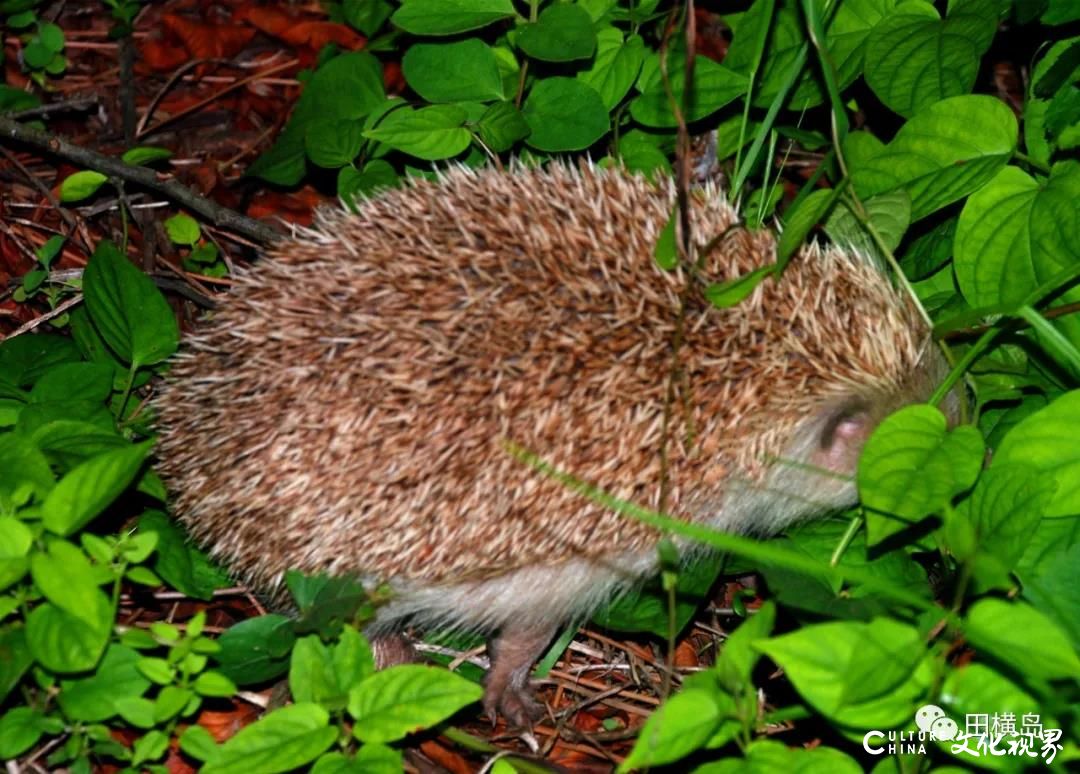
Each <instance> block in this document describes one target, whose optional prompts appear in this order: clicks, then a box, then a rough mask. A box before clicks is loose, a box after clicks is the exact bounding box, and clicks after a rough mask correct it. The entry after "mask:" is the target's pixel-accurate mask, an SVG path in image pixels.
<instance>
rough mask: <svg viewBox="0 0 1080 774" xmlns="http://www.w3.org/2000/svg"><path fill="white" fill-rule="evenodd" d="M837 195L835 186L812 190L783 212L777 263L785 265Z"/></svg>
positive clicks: (838, 193)
mask: <svg viewBox="0 0 1080 774" xmlns="http://www.w3.org/2000/svg"><path fill="white" fill-rule="evenodd" d="M839 195H840V189H837V188H829V189H819V190H817V191H812V192H810V193H809V194H807V196H806V197H805V198H804V199H803V200H802V201H801V202H796V203H795V204H794V205H793V206H792V207H791V209H789V210H788V211H787V212H785V213H784V230H783V231H782V232H781V233H780V239H779V241H778V242H777V243H776V259H777V262H778V263H779V264H781V265H783V266H786V265H787V263H788V261H790V260H791V258H792V256H794V255H795V253H796V252H797V251H798V250H799V249H800V248H801V247H802V246H803V244H804V243H805V242H806V238H807V237H808V236H809V235H810V232H811V231H812V230H813V228H814V226H816V225H817V224H818V223H819V222H820V221H821V219H822V218H823V217H825V213H827V212H828V211H829V209H830V208H831V207H832V206H833V204H834V203H835V202H836V199H837V197H838V196H839Z"/></svg>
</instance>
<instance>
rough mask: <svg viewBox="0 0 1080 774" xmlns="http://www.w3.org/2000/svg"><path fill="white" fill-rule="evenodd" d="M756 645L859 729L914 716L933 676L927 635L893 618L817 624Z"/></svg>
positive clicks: (826, 711)
mask: <svg viewBox="0 0 1080 774" xmlns="http://www.w3.org/2000/svg"><path fill="white" fill-rule="evenodd" d="M756 647H757V648H758V649H759V650H761V651H763V652H764V653H765V654H766V655H768V656H769V658H771V659H772V660H773V661H775V662H776V663H777V664H779V665H780V666H781V667H783V668H784V671H785V672H787V675H788V677H789V678H790V679H791V682H792V683H793V684H794V685H795V688H796V689H797V690H798V691H799V694H800V695H801V696H802V697H803V698H804V699H806V700H807V701H808V702H810V704H812V705H813V706H814V707H815V708H816V709H817V710H818V711H819V712H821V713H822V714H823V715H825V716H826V717H827V718H829V719H830V720H832V721H833V722H835V723H839V724H841V725H844V726H850V727H852V728H856V729H870V728H891V727H892V726H894V725H896V724H899V723H903V722H908V721H910V719H911V718H912V716H913V715H914V713H915V709H916V708H917V706H918V705H917V702H918V700H919V699H920V698H921V697H922V696H923V693H924V691H925V690H926V689H927V688H928V687H929V683H930V678H931V670H930V668H929V662H928V661H927V659H926V648H925V645H924V644H923V638H922V635H921V634H920V633H919V631H918V630H917V629H915V628H913V627H911V626H908V625H906V624H902V623H900V622H898V621H894V620H892V619H889V618H875V619H873V620H871V621H869V622H867V623H861V622H856V621H834V622H829V623H822V624H811V625H807V626H803V627H802V628H800V629H798V630H797V631H794V632H792V633H790V634H784V635H781V636H779V637H773V638H771V639H768V640H765V641H763V642H758V643H757V644H756Z"/></svg>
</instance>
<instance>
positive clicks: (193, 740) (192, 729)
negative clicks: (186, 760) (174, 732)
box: [180, 724, 220, 762]
mask: <svg viewBox="0 0 1080 774" xmlns="http://www.w3.org/2000/svg"><path fill="white" fill-rule="evenodd" d="M180 749H181V750H183V751H184V752H185V753H187V754H188V755H190V756H191V757H192V758H194V759H195V760H198V761H204V762H209V761H212V760H214V759H215V758H217V756H218V755H219V754H220V748H219V747H218V746H217V743H216V742H215V741H214V737H212V736H211V735H210V732H209V731H207V730H206V729H205V728H203V727H202V726H200V725H197V724H196V725H190V726H188V727H187V728H186V729H184V733H182V734H181V735H180Z"/></svg>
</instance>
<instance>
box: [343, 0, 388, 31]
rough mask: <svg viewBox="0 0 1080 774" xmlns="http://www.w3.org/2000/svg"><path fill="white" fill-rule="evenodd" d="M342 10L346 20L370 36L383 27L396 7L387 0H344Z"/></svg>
mask: <svg viewBox="0 0 1080 774" xmlns="http://www.w3.org/2000/svg"><path fill="white" fill-rule="evenodd" d="M341 10H342V11H343V12H344V14H345V21H347V22H348V23H349V24H351V25H352V26H353V27H355V28H356V29H358V30H360V31H361V32H362V33H364V34H365V35H367V36H368V37H369V38H370V37H374V36H375V33H377V32H378V31H379V30H381V29H382V26H383V24H384V23H385V22H386V20H387V19H389V18H390V14H392V13H393V12H394V7H393V6H392V5H390V4H389V3H387V2H385V0H344V1H343V2H342V4H341Z"/></svg>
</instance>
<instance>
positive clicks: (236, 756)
mask: <svg viewBox="0 0 1080 774" xmlns="http://www.w3.org/2000/svg"><path fill="white" fill-rule="evenodd" d="M329 720H330V716H329V714H328V713H327V712H326V710H324V709H323V708H322V707H320V706H319V705H317V704H307V703H298V704H293V705H290V706H288V707H281V708H279V709H276V710H274V711H273V712H270V713H269V714H267V715H264V716H263V717H262V718H260V719H259V720H257V721H256V722H254V723H252V724H251V725H250V726H247V727H245V728H242V729H241V730H240V732H239V733H237V734H236V736H234V737H232V738H231V739H229V740H228V741H227V742H225V744H223V745H221V747H220V751H219V754H218V755H217V756H216V757H215V758H213V759H212V760H210V761H208V762H207V763H206V765H205V766H203V768H202V771H203V774H251V772H255V771H257V772H260V774H276V773H277V772H283V771H290V770H291V769H295V768H298V767H300V766H304V765H306V764H308V763H310V762H311V761H313V760H315V759H316V758H318V757H319V755H321V754H322V753H323V752H324V751H325V750H326V749H327V748H328V747H330V745H332V744H333V743H334V740H335V739H336V738H337V734H338V730H337V728H336V727H334V726H330V725H328V723H329Z"/></svg>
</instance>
